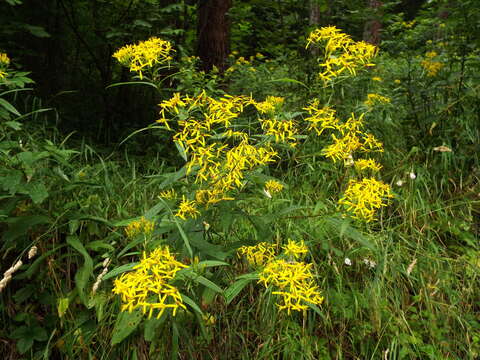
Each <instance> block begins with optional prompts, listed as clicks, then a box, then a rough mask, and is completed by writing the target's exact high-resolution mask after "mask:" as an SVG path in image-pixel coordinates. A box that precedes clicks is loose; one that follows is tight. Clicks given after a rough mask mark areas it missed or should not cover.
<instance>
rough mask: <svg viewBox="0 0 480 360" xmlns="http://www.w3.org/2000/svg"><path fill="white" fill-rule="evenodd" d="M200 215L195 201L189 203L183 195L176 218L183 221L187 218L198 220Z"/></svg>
mask: <svg viewBox="0 0 480 360" xmlns="http://www.w3.org/2000/svg"><path fill="white" fill-rule="evenodd" d="M198 215H200V211H198V210H197V208H196V206H195V201H189V200H187V199H186V198H185V195H183V198H182V201H181V202H180V205H178V210H177V212H176V214H175V216H177V217H179V218H180V219H182V220H187V217H191V218H194V219H195V218H197V216H198Z"/></svg>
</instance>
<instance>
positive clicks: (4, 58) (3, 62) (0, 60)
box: [0, 53, 10, 67]
mask: <svg viewBox="0 0 480 360" xmlns="http://www.w3.org/2000/svg"><path fill="white" fill-rule="evenodd" d="M8 65H10V58H9V57H8V55H7V54H5V53H0V66H5V67H6V66H8Z"/></svg>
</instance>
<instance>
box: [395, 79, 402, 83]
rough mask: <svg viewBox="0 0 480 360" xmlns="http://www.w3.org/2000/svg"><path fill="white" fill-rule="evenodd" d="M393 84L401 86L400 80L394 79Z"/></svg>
mask: <svg viewBox="0 0 480 360" xmlns="http://www.w3.org/2000/svg"><path fill="white" fill-rule="evenodd" d="M393 82H394V83H395V84H401V83H402V80H400V79H395V80H394V81H393Z"/></svg>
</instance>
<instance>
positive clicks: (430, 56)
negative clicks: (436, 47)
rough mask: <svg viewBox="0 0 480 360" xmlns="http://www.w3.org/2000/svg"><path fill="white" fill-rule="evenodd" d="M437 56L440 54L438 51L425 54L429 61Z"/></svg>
mask: <svg viewBox="0 0 480 360" xmlns="http://www.w3.org/2000/svg"><path fill="white" fill-rule="evenodd" d="M436 56H438V53H437V52H436V51H428V52H426V53H425V57H426V58H428V59H432V58H434V57H436Z"/></svg>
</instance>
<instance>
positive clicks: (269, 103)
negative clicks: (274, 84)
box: [254, 96, 285, 114]
mask: <svg viewBox="0 0 480 360" xmlns="http://www.w3.org/2000/svg"><path fill="white" fill-rule="evenodd" d="M284 101H285V99H284V98H283V97H279V96H267V98H266V99H265V101H262V102H259V103H256V104H254V105H255V107H256V108H257V110H258V111H259V112H260V113H262V114H266V113H273V112H275V109H277V108H278V107H280V106H281V105H282V104H283V102H284Z"/></svg>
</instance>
